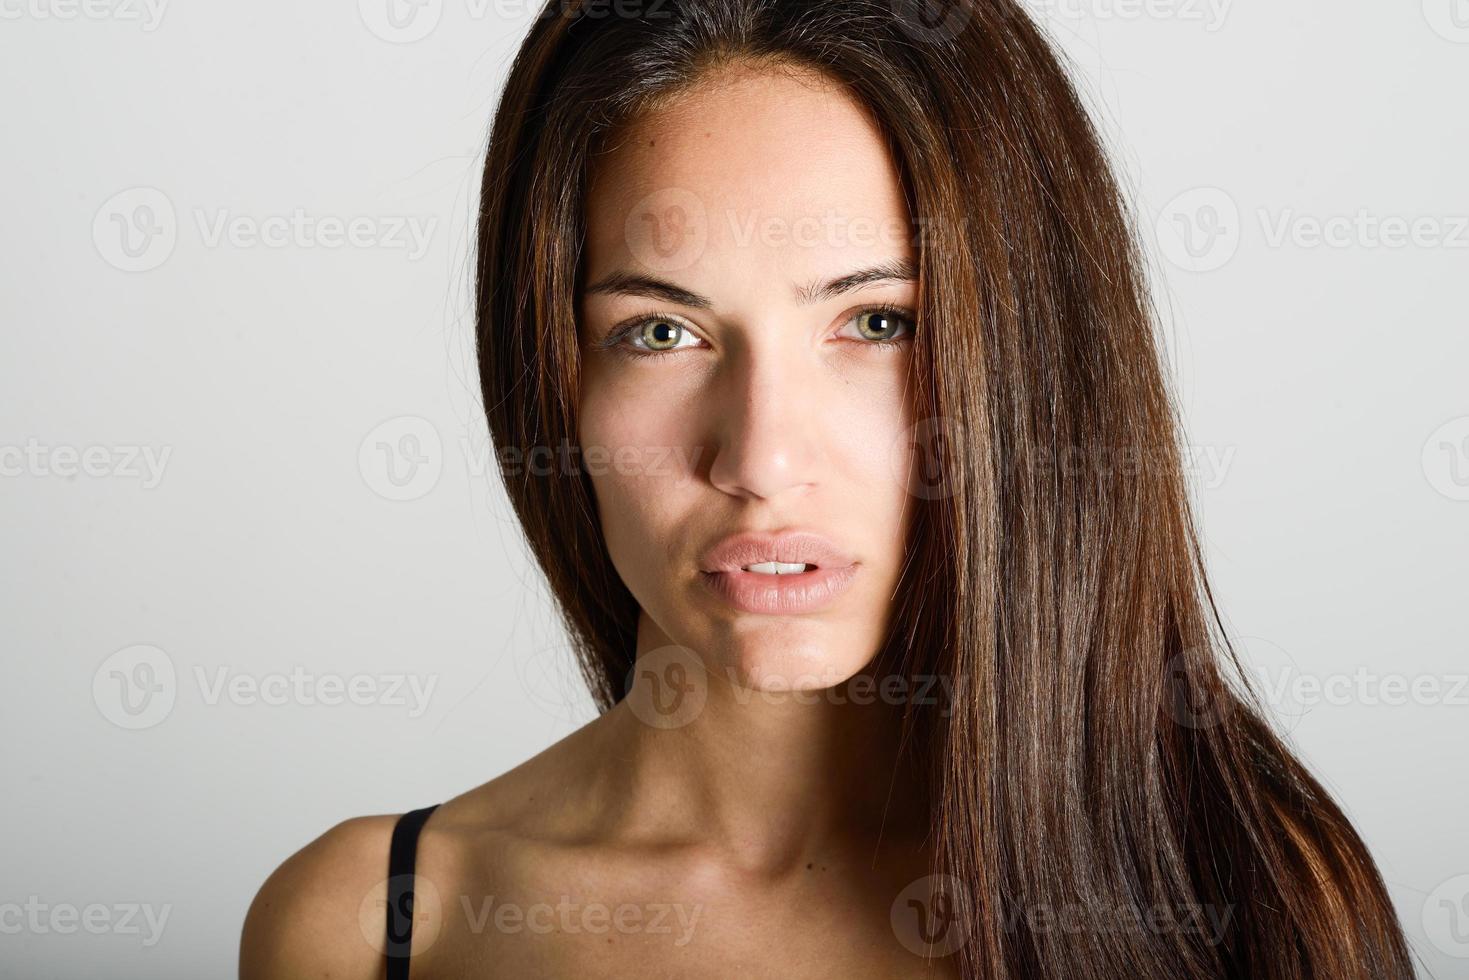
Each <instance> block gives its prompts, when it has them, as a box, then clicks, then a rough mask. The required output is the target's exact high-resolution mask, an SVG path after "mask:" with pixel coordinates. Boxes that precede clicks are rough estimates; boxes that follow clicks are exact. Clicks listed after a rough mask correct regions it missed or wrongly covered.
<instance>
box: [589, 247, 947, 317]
mask: <svg viewBox="0 0 1469 980" xmlns="http://www.w3.org/2000/svg"><path fill="white" fill-rule="evenodd" d="M917 280H918V271H917V269H916V268H915V267H914V265H913V263H912V262H911V261H909V260H907V259H894V260H893V261H891V262H884V263H882V264H881V265H875V266H872V267H870V268H867V269H858V270H857V271H856V272H849V273H847V274H846V275H843V276H838V277H837V278H835V279H828V280H827V281H825V282H819V281H818V282H813V283H811V284H810V285H807V286H797V287H796V290H795V295H796V302H797V304H798V305H800V306H809V305H811V304H813V303H820V302H823V301H825V300H829V299H832V298H833V297H836V296H840V295H842V294H843V293H848V292H851V291H852V290H854V289H858V288H861V287H862V286H868V285H871V284H873V283H878V282H916V281H917ZM586 293H587V294H588V295H590V294H592V293H605V294H610V295H621V296H647V297H650V298H652V299H661V300H664V301H665V302H668V303H677V304H678V305H679V306H687V307H690V308H692V309H696V310H710V309H713V308H714V302H713V300H711V299H709V298H708V297H707V296H702V295H700V294H699V293H696V292H693V291H692V290H688V289H684V288H683V287H682V286H680V285H678V284H677V283H674V282H669V281H668V280H667V279H661V278H659V277H658V276H649V275H643V274H641V273H634V272H623V271H621V270H618V271H616V272H613V273H611V274H609V275H607V276H604V277H602V278H601V279H599V280H597V281H596V282H594V283H592V284H591V285H590V286H587V288H586Z"/></svg>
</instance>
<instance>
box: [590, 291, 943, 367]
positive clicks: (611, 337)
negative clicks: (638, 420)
mask: <svg viewBox="0 0 1469 980" xmlns="http://www.w3.org/2000/svg"><path fill="white" fill-rule="evenodd" d="M872 313H882V314H885V315H887V316H897V317H902V318H903V319H904V320H907V321H908V323H909V328H908V332H907V333H905V334H903V335H902V336H899V337H895V338H893V339H892V340H864V341H859V343H862V344H863V345H865V346H867V347H878V348H881V349H883V350H895V349H896V348H897V347H898V345H900V344H903V343H905V342H907V341H909V340H911V339H912V338H913V333H914V330H915V326H916V325H915V323H914V321H915V320H916V319H917V317H916V316H915V315H914V313H913V311H912V310H909V309H905V308H904V307H901V306H895V305H893V304H891V303H878V304H876V305H874V306H864V307H863V308H862V309H860V310H857V311H856V312H855V313H853V314H852V316H851V318H850V319H853V320H855V319H856V318H857V317H862V316H867V315H869V314H872ZM649 320H668V321H670V322H673V323H678V322H679V320H678V318H677V317H675V316H671V315H669V314H667V313H659V312H657V311H656V310H651V311H649V312H647V313H640V314H638V315H637V316H635V317H633V318H632V319H631V320H627V321H624V323H623V324H622V326H620V327H616V328H614V329H613V330H612V332H611V333H610V334H608V335H607V337H606V339H604V340H602V341H600V342H598V344H597V347H598V349H600V350H609V351H611V352H612V353H614V354H616V355H617V356H619V357H627V358H646V357H667V356H669V355H670V354H682V353H685V352H686V351H685V350H680V349H677V348H675V349H673V350H665V351H653V350H639V349H638V348H636V347H629V346H627V345H626V344H624V343H623V341H624V340H626V339H627V338H628V337H630V336H631V335H632V333H633V331H634V330H636V329H637V328H638V327H641V326H642V325H643V324H645V323H647V322H648V321H649ZM685 329H688V328H687V327H685Z"/></svg>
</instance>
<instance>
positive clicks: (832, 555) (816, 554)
mask: <svg viewBox="0 0 1469 980" xmlns="http://www.w3.org/2000/svg"><path fill="white" fill-rule="evenodd" d="M767 561H778V562H789V563H791V564H795V563H797V562H800V563H803V564H806V565H815V566H816V567H817V568H846V567H847V566H848V565H852V564H855V559H853V558H852V556H851V555H849V554H847V553H846V552H845V551H842V550H841V549H840V548H838V547H837V546H836V545H835V544H833V543H832V542H831V541H830V540H829V539H828V538H825V537H823V536H822V535H820V534H817V533H816V532H815V531H794V530H788V531H744V532H741V533H738V534H732V535H730V536H729V537H727V538H724V539H723V540H721V541H719V543H717V544H715V545H714V546H713V547H711V548H709V549H708V550H707V551H705V552H704V554H703V556H702V558H701V559H700V564H699V567H700V568H701V569H703V570H704V571H706V572H737V571H739V570H740V569H742V568H745V567H746V566H748V565H754V564H758V563H760V562H767Z"/></svg>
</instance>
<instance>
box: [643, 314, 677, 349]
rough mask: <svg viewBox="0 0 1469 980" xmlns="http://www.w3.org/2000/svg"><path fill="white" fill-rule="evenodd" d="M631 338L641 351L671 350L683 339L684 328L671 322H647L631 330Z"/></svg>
mask: <svg viewBox="0 0 1469 980" xmlns="http://www.w3.org/2000/svg"><path fill="white" fill-rule="evenodd" d="M632 333H633V338H634V339H636V340H637V341H638V345H639V346H640V348H641V349H643V350H654V351H665V350H673V349H674V348H676V347H677V346H678V345H679V341H681V340H682V339H683V335H684V327H683V324H681V323H674V322H673V321H672V320H657V319H655V320H647V321H644V322H643V323H642V324H641V325H639V326H638V327H637V329H635V330H633V332H632Z"/></svg>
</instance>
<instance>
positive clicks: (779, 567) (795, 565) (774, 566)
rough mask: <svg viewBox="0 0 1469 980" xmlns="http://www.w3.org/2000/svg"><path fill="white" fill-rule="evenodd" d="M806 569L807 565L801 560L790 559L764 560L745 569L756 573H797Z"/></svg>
mask: <svg viewBox="0 0 1469 980" xmlns="http://www.w3.org/2000/svg"><path fill="white" fill-rule="evenodd" d="M805 570H806V565H804V564H802V563H801V562H788V561H762V562H759V563H758V564H755V565H746V566H745V571H747V572H754V573H755V574H756V575H795V574H797V573H799V572H804V571H805Z"/></svg>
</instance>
